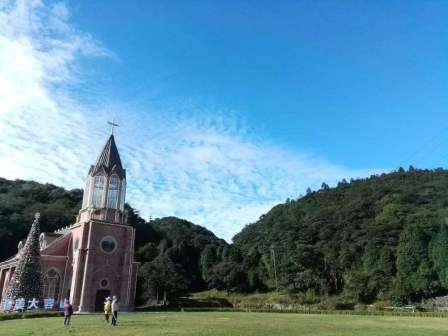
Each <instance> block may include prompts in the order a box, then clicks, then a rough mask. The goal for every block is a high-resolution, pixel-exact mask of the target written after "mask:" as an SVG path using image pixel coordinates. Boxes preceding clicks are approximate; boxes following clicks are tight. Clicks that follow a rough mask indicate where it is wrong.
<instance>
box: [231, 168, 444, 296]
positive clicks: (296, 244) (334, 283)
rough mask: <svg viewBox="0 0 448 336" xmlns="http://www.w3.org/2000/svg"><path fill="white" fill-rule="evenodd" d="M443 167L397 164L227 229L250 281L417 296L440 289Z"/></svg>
mask: <svg viewBox="0 0 448 336" xmlns="http://www.w3.org/2000/svg"><path fill="white" fill-rule="evenodd" d="M447 206H448V171H446V170H442V169H438V170H432V171H429V170H415V169H413V168H412V167H411V168H410V170H409V171H404V170H403V169H400V170H399V171H398V172H394V173H390V174H383V175H381V176H372V177H370V178H368V179H361V180H355V181H351V182H350V183H347V182H346V181H343V182H341V183H339V185H338V186H337V187H336V188H329V187H328V186H327V185H325V184H324V185H323V186H322V188H321V190H319V191H316V192H308V193H307V195H306V196H305V197H303V198H300V199H298V200H292V201H287V202H286V203H285V204H281V205H278V206H276V207H274V208H273V209H272V210H271V211H269V212H268V213H267V214H266V215H263V216H262V217H261V218H260V220H259V221H257V222H256V223H254V224H251V225H248V226H246V227H245V228H244V229H243V230H242V231H241V232H240V233H239V234H237V235H236V236H235V237H234V243H235V245H236V246H237V247H238V248H239V249H240V250H241V251H242V253H243V255H244V268H245V270H246V271H247V275H248V280H249V284H250V287H251V288H252V289H274V288H275V287H276V284H275V273H274V271H275V270H274V257H275V259H276V260H275V261H276V272H277V279H278V286H279V287H280V288H283V289H288V290H292V291H306V290H313V291H316V292H317V293H318V294H322V295H324V294H325V295H326V294H339V293H344V294H347V295H350V296H352V297H353V298H354V299H355V300H358V301H361V302H370V301H373V300H375V299H395V300H397V301H403V302H406V301H409V300H419V299H421V298H422V297H429V296H433V295H436V294H442V293H446V292H447V289H448V229H447V226H446V221H445V217H447V216H446V214H447V211H446V209H447Z"/></svg>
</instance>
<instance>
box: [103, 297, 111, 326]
mask: <svg viewBox="0 0 448 336" xmlns="http://www.w3.org/2000/svg"><path fill="white" fill-rule="evenodd" d="M111 311H112V300H111V299H110V297H107V298H106V300H105V301H104V318H105V319H106V323H109V315H110V313H111Z"/></svg>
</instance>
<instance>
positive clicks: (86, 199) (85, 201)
mask: <svg viewBox="0 0 448 336" xmlns="http://www.w3.org/2000/svg"><path fill="white" fill-rule="evenodd" d="M90 184H91V178H90V176H88V177H87V179H86V187H85V189H84V196H83V198H82V208H83V209H85V208H87V207H88V206H89V205H90V204H89V203H90V202H89V201H90V191H91V190H90V189H91V185H90Z"/></svg>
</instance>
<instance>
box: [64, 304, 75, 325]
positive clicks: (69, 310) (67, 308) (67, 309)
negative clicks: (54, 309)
mask: <svg viewBox="0 0 448 336" xmlns="http://www.w3.org/2000/svg"><path fill="white" fill-rule="evenodd" d="M72 315H73V306H72V305H71V303H70V301H69V300H68V299H66V300H65V304H64V325H70V319H71V317H72Z"/></svg>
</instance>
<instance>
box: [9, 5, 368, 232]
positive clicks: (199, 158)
mask: <svg viewBox="0 0 448 336" xmlns="http://www.w3.org/2000/svg"><path fill="white" fill-rule="evenodd" d="M69 20H70V11H69V9H68V8H67V6H66V5H65V3H64V2H61V3H55V4H52V5H47V4H45V3H44V2H42V1H38V0H27V1H26V0H19V1H6V2H3V3H2V4H0V101H1V102H2V103H1V104H0V176H4V177H7V178H23V179H34V180H37V181H40V182H51V183H55V184H58V185H62V186H65V187H68V188H74V187H78V188H79V187H82V186H83V179H84V177H85V174H86V172H87V169H88V166H89V164H91V163H93V161H94V159H95V156H96V154H97V152H98V151H99V150H100V147H101V145H102V142H103V141H105V132H104V131H105V126H103V125H104V121H105V120H106V119H107V118H108V117H110V115H113V114H115V115H116V116H117V117H119V119H120V120H123V121H126V125H125V127H122V129H120V131H119V132H118V134H117V141H118V145H119V149H120V150H121V152H122V156H123V161H124V163H125V165H126V168H127V170H128V183H129V185H128V201H129V202H130V203H131V204H132V205H133V206H134V207H136V208H137V209H139V210H140V212H141V213H142V215H144V216H145V217H146V218H148V217H149V216H153V217H160V216H168V215H175V216H179V217H183V218H186V219H189V220H191V221H193V222H196V223H198V224H201V225H204V226H206V227H208V228H209V229H211V230H213V231H214V232H215V233H216V234H217V235H219V236H221V237H224V238H226V239H230V238H231V237H232V236H233V235H234V234H235V233H237V232H238V231H239V230H240V229H241V227H242V226H243V225H244V224H247V223H250V222H253V221H255V220H256V219H257V218H258V217H259V216H260V215H261V214H263V213H265V212H266V211H268V210H269V209H270V208H271V207H272V206H273V205H275V204H277V203H278V202H281V201H284V200H285V199H286V198H288V197H291V198H296V197H298V196H299V195H300V194H301V193H303V192H304V190H305V189H306V188H307V187H308V186H311V187H314V188H316V187H317V186H319V185H320V184H321V183H322V182H323V181H326V182H327V183H330V184H333V183H335V182H337V181H338V180H341V179H342V178H349V177H361V176H366V175H369V174H371V173H373V172H374V170H359V171H353V170H348V169H345V168H344V167H340V166H337V165H333V164H331V163H329V162H326V161H325V160H323V159H321V158H319V157H316V156H314V155H312V154H309V153H308V154H304V153H296V152H289V151H287V150H285V149H282V148H280V147H279V146H276V145H274V144H270V143H267V142H265V141H262V140H259V139H255V138H254V137H253V136H251V132H250V130H248V129H246V128H245V127H244V125H243V126H242V125H241V124H242V123H241V120H240V119H239V118H238V117H232V115H233V114H232V113H230V114H229V113H228V111H222V110H220V109H217V108H214V109H211V108H203V107H201V108H199V107H198V105H195V103H192V102H191V101H192V100H189V101H184V102H178V103H176V104H174V103H173V104H172V106H171V108H170V109H169V110H168V109H164V108H160V107H155V106H151V105H150V104H139V103H134V102H116V101H114V99H113V98H112V97H110V99H107V97H106V98H103V101H102V102H98V103H97V104H95V106H91V105H89V104H88V103H86V102H85V101H83V100H82V98H79V97H75V96H74V95H72V94H71V92H72V89H73V88H76V87H77V86H79V85H83V76H82V75H80V74H82V68H81V67H80V63H79V62H80V60H82V59H83V58H85V57H105V58H107V59H114V58H115V56H114V53H112V52H111V51H109V50H107V49H106V48H104V47H103V46H101V44H100V43H99V42H98V41H95V39H94V38H93V37H92V36H91V35H89V34H87V33H85V32H80V31H78V30H76V29H75V28H74V27H73V26H72V25H70V21H69ZM197 104H200V103H197ZM180 106H182V111H183V112H181V113H177V112H172V110H176V109H177V108H178V107H179V108H180ZM198 110H201V111H200V112H195V113H193V111H198ZM204 110H205V111H204ZM91 111H95V113H91ZM122 111H126V113H123V112H122Z"/></svg>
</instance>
